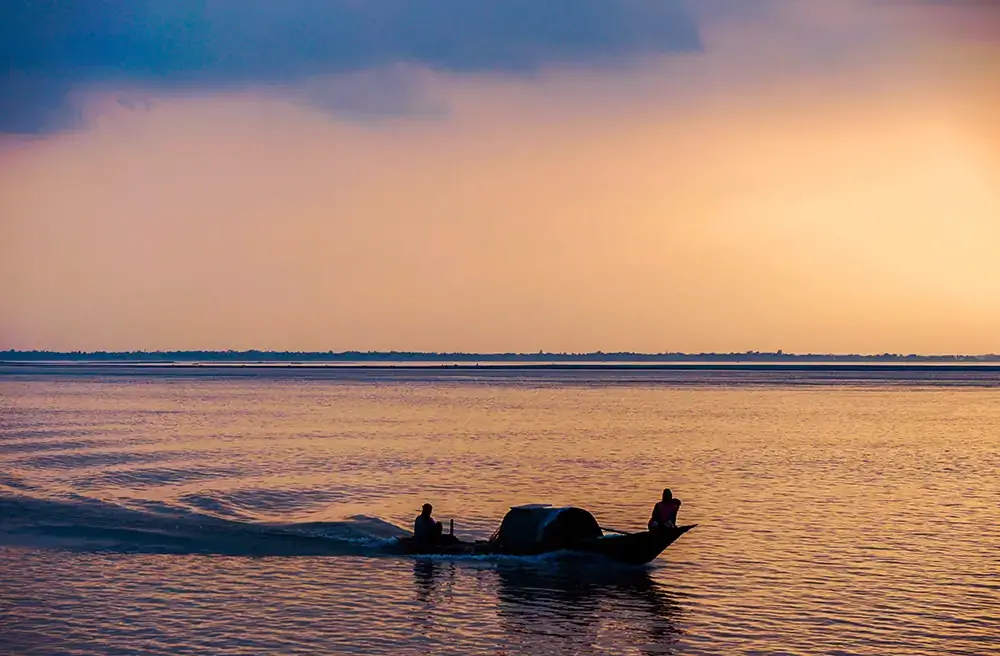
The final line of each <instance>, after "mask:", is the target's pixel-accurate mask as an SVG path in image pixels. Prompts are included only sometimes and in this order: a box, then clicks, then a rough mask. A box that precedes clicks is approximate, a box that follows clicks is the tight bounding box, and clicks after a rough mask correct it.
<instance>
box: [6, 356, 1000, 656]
mask: <svg viewBox="0 0 1000 656" xmlns="http://www.w3.org/2000/svg"><path fill="white" fill-rule="evenodd" d="M193 369H194V368H186V369H183V370H177V369H169V368H167V369H164V371H150V370H149V369H144V368H135V369H122V368H121V367H120V366H119V367H118V368H116V369H114V371H111V370H109V369H107V368H102V367H101V366H87V367H81V366H78V367H74V366H66V365H60V368H59V369H57V370H56V369H44V368H38V367H31V366H27V367H25V366H18V367H4V368H2V369H0V572H2V580H0V626H2V627H3V628H2V636H3V642H4V653H10V654H14V655H20V654H81V655H85V654H95V655H96V654H186V653H191V654H206V653H211V654H247V653H280V654H297V653H302V654H322V653H348V654H350V653H355V654H425V653H454V654H495V653H502V654H512V655H513V654H545V655H546V656H550V655H551V654H561V653H566V654H588V653H593V654H672V653H676V654H735V653H767V654H771V653H792V654H832V653H840V654H912V655H921V654H963V655H971V654H992V653H995V649H996V644H997V640H998V639H1000V624H998V620H997V616H998V609H1000V558H998V556H997V553H1000V531H997V529H996V527H997V525H998V524H1000V514H998V512H997V509H996V507H997V499H1000V477H998V476H997V472H998V471H1000V389H997V385H998V383H1000V374H998V373H997V372H996V371H992V370H988V369H984V370H982V371H975V372H966V371H957V370H956V371H954V372H952V373H949V372H948V371H947V370H934V371H931V370H928V371H922V370H913V371H908V372H903V373H891V372H890V373H889V374H887V375H881V376H880V375H875V376H874V377H872V375H871V371H875V370H874V369H870V370H864V371H861V372H857V371H853V370H848V371H841V372H840V373H839V374H838V373H837V372H833V373H832V374H831V373H830V372H828V371H825V370H815V369H814V370H795V371H786V370H777V371H768V370H766V369H759V370H758V369H748V370H746V371H740V370H726V371H712V370H703V369H691V370H673V369H671V370H645V369H629V368H625V369H615V370H594V369H581V370H575V369H560V370H527V369H496V370H493V369H489V370H482V371H475V370H469V369H457V370H456V369H451V370H413V369H405V370H404V369H396V370H384V369H372V370H369V371H366V370H354V369H343V370H342V369H340V368H322V369H321V370H316V369H304V370H299V371H295V370H288V371H279V372H277V373H259V372H255V371H247V370H239V373H238V375H234V374H233V373H232V371H233V370H232V369H231V368H230V369H226V370H225V371H224V370H222V369H216V368H213V367H200V368H197V370H193ZM484 369H488V368H484ZM942 372H943V373H942ZM665 485H667V486H670V487H672V488H673V489H674V491H675V493H676V494H677V495H678V496H680V497H681V498H682V499H683V501H684V505H683V507H682V509H681V519H682V520H683V521H684V522H685V523H689V522H690V523H698V524H699V527H698V528H696V529H695V530H693V531H691V532H690V533H688V534H687V535H685V536H684V537H683V538H681V539H680V540H679V541H678V542H677V543H675V544H674V545H673V546H671V547H670V548H669V549H668V550H667V551H666V552H665V553H664V554H663V555H662V556H661V557H660V558H659V559H658V560H656V561H655V562H654V563H653V564H652V565H651V566H648V567H645V568H622V567H615V566H610V565H609V564H607V563H604V562H600V561H594V560H587V559H564V558H559V557H540V558H523V559H522V558H503V557H499V558H489V557H477V558H420V559H415V558H406V557H399V556H392V555H388V554H386V553H385V550H384V546H385V545H386V543H387V541H388V540H391V538H392V537H393V536H394V535H398V534H400V533H401V532H402V530H403V529H405V528H406V527H408V526H409V525H410V523H411V522H412V518H413V516H414V515H415V514H416V513H417V512H418V510H419V506H420V504H421V503H423V502H424V501H430V502H432V503H433V504H434V506H435V515H436V516H437V518H438V519H442V520H445V521H447V520H448V519H449V518H454V519H455V520H456V532H458V533H459V534H460V535H462V536H463V537H468V538H484V537H487V536H488V535H489V534H490V533H491V532H492V531H493V530H494V529H495V528H496V525H497V523H498V522H499V520H500V518H501V517H502V516H503V513H504V512H505V511H506V509H507V508H508V507H509V506H510V505H512V504H517V503H528V502H546V503H552V504H558V505H562V504H567V505H570V504H571V505H580V506H583V507H586V508H588V509H590V510H591V511H593V512H594V513H595V514H596V515H597V517H598V519H599V520H600V521H601V522H602V524H604V525H605V526H610V527H614V528H618V529H623V530H631V529H638V528H641V527H642V526H643V525H644V523H645V520H646V518H647V516H648V513H649V510H650V508H651V506H652V504H653V502H654V501H656V499H657V497H658V495H659V491H660V489H661V488H663V487H664V486H665Z"/></svg>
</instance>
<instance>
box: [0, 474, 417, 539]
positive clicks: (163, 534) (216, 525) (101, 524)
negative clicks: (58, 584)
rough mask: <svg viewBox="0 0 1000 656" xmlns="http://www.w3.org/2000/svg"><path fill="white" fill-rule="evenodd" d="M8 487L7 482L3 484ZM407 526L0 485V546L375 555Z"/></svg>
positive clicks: (356, 518) (375, 520)
mask: <svg viewBox="0 0 1000 656" xmlns="http://www.w3.org/2000/svg"><path fill="white" fill-rule="evenodd" d="M8 489H9V488H8ZM402 535H408V533H407V532H406V531H404V530H402V529H400V528H398V527H396V526H394V525H392V524H390V523H388V522H385V521H383V520H381V519H379V518H377V517H367V516H363V515H358V516H354V517H349V518H347V519H345V520H343V521H336V522H305V523H290V524H266V523H259V522H252V521H243V520H239V519H229V518H222V517H217V516H212V515H209V514H205V513H200V512H197V511H194V510H190V509H187V508H181V507H177V506H172V505H170V504H166V503H162V502H155V501H146V502H136V503H135V504H133V506H132V507H127V506H125V505H122V504H121V503H117V502H114V501H104V500H100V499H94V498H89V497H84V496H81V495H78V494H68V495H63V496H60V497H58V498H39V497H34V496H29V495H26V494H21V493H19V492H18V491H17V490H11V491H10V492H0V545H7V546H17V547H24V548H49V549H63V550H71V551H95V552H111V553H169V554H218V555H232V556H310V555H330V556H336V555H371V556H375V555H379V554H386V553H389V552H391V546H392V544H393V543H394V542H395V540H394V538H395V537H398V536H402Z"/></svg>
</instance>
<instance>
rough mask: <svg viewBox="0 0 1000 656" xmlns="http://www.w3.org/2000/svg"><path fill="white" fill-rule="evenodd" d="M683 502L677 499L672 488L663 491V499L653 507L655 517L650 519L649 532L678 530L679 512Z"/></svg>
mask: <svg viewBox="0 0 1000 656" xmlns="http://www.w3.org/2000/svg"><path fill="white" fill-rule="evenodd" d="M680 507H681V500H680V499H675V498H674V494H673V492H671V491H670V488H667V489H665V490H663V498H662V499H661V500H660V501H658V502H657V503H656V505H655V506H653V516H652V517H650V518H649V530H650V531H654V530H656V529H660V528H677V511H678V510H679V509H680Z"/></svg>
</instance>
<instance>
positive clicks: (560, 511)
mask: <svg viewBox="0 0 1000 656" xmlns="http://www.w3.org/2000/svg"><path fill="white" fill-rule="evenodd" d="M602 535H603V532H602V531H601V527H600V525H598V523H597V520H596V519H595V518H594V516H593V515H591V514H590V513H589V512H587V511H586V510H583V509H582V508H553V507H551V506H548V505H544V504H531V505H526V506H514V507H513V508H511V509H510V511H508V512H507V514H506V515H505V516H504V518H503V522H501V524H500V529H499V531H497V540H498V541H499V542H500V544H501V545H503V547H504V548H506V549H510V550H513V551H517V552H528V551H536V550H537V551H550V550H553V549H562V548H564V547H566V546H568V545H570V544H572V543H574V542H578V541H580V540H590V539H594V538H599V537H601V536H602Z"/></svg>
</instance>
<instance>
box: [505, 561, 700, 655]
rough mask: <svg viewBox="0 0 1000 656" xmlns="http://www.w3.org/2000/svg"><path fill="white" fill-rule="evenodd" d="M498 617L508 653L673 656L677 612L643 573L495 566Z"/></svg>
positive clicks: (574, 566) (589, 566)
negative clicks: (618, 652) (632, 651)
mask: <svg viewBox="0 0 1000 656" xmlns="http://www.w3.org/2000/svg"><path fill="white" fill-rule="evenodd" d="M496 573H497V577H498V584H499V585H498V588H497V602H498V604H497V608H498V610H497V612H498V614H499V616H500V621H501V624H502V626H503V628H504V632H505V633H506V635H507V638H508V644H509V645H511V647H510V653H512V654H518V653H521V654H538V655H539V656H541V655H544V654H603V653H608V650H609V649H612V648H615V647H617V648H618V649H621V648H623V647H626V646H627V647H631V648H638V649H640V651H641V653H644V654H671V653H676V652H675V647H676V645H677V641H678V636H679V634H680V630H679V629H678V628H677V626H676V624H675V621H676V620H677V619H678V618H679V616H680V615H681V613H682V606H681V604H680V603H678V601H677V600H676V599H675V598H674V597H673V596H672V595H671V594H670V593H669V592H668V591H667V590H666V589H665V588H664V587H663V586H662V585H660V584H659V583H656V582H655V581H654V580H653V579H652V578H651V577H650V575H649V573H648V572H647V571H646V570H645V569H634V568H627V569H626V568H619V567H615V566H610V567H608V566H604V567H600V566H597V565H595V564H593V563H582V562H581V563H570V564H567V565H561V566H558V567H556V568H554V569H544V570H543V569H539V568H535V567H516V566H501V567H498V568H497V570H496Z"/></svg>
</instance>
